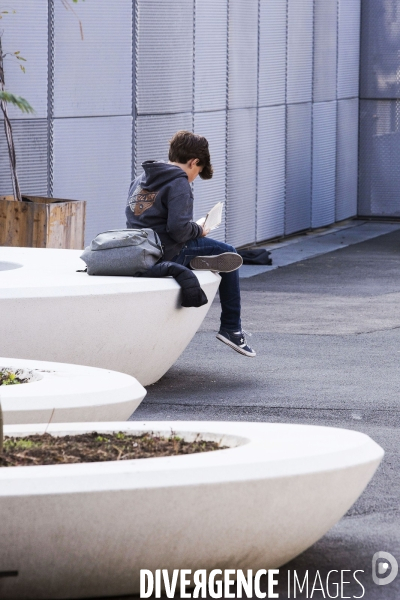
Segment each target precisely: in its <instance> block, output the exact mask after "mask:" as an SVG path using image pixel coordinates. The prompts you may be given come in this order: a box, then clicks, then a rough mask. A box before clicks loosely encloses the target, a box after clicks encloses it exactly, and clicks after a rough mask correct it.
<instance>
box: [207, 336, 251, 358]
mask: <svg viewBox="0 0 400 600" xmlns="http://www.w3.org/2000/svg"><path fill="white" fill-rule="evenodd" d="M216 338H217V340H219V341H220V342H223V343H224V344H226V345H227V346H229V347H230V348H233V350H236V352H238V353H239V354H242V355H243V356H248V357H249V358H254V357H255V356H257V354H256V353H255V352H254V350H253V352H252V353H251V352H247V350H244V349H243V348H239V346H236V344H234V343H233V342H231V341H230V340H227V339H226V337H224V336H223V335H220V334H219V333H217V335H216Z"/></svg>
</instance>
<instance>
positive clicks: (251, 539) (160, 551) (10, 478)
mask: <svg viewBox="0 0 400 600" xmlns="http://www.w3.org/2000/svg"><path fill="white" fill-rule="evenodd" d="M41 429H43V427H41V426H34V427H32V426H20V427H16V426H13V427H11V426H9V427H6V434H9V435H11V434H13V435H16V434H18V435H19V434H23V433H25V434H26V433H28V432H29V433H33V432H39V431H40V430H41ZM93 429H95V430H96V431H99V432H102V431H116V430H117V431H118V430H124V431H130V432H132V433H133V432H142V431H149V430H150V431H157V432H162V433H165V434H167V435H168V434H169V433H170V431H171V429H172V430H174V431H175V432H176V433H177V434H179V435H183V436H184V437H185V438H186V439H193V438H194V437H195V436H196V435H197V434H198V433H201V436H202V438H205V439H214V440H221V442H222V444H224V445H229V446H230V447H231V448H230V449H228V450H220V451H215V452H209V453H205V454H194V455H186V456H177V457H170V458H151V459H146V460H133V461H121V462H107V463H97V464H96V463H91V464H80V465H60V466H42V467H40V466H39V467H17V468H7V469H0V514H2V515H5V518H2V519H0V539H1V544H0V564H1V565H2V569H3V570H4V571H9V572H14V574H15V573H16V572H18V575H17V576H14V577H11V576H10V577H2V578H0V596H1V597H5V598H27V599H28V598H37V599H39V598H53V599H55V598H83V597H99V596H101V597H103V596H113V595H114V596H122V595H125V594H126V595H128V594H132V593H137V592H138V590H139V569H150V570H152V571H154V570H155V569H160V568H162V569H169V570H172V569H192V570H196V569H213V568H221V567H222V568H229V569H238V568H240V569H248V568H250V569H260V568H272V567H279V566H280V565H282V564H284V563H286V562H287V561H289V560H290V559H292V558H293V557H295V556H296V555H297V554H299V553H300V552H302V551H303V550H305V549H306V548H307V547H309V546H310V545H311V544H313V543H314V542H316V541H317V540H318V539H319V538H320V537H321V536H322V535H323V534H324V533H325V532H326V531H327V530H328V529H329V528H330V527H332V525H334V524H335V523H336V522H337V521H338V520H339V519H340V518H341V517H342V516H343V514H344V513H345V512H346V511H347V510H348V509H349V508H350V506H351V505H352V504H353V502H354V501H355V500H356V499H357V498H358V496H359V495H360V494H361V493H362V491H363V490H364V488H365V486H366V485H367V483H368V482H369V480H370V479H371V477H372V476H373V474H374V472H375V470H376V468H377V466H378V464H379V462H380V461H381V459H382V456H383V450H382V449H381V448H380V447H379V446H378V445H377V444H376V443H375V442H373V441H372V440H371V439H370V438H369V437H367V436H366V435H364V434H361V433H357V432H354V431H347V430H343V429H333V428H326V427H311V426H301V425H281V424H256V423H218V422H210V423H195V422H190V423H184V422H150V423H147V424H146V423H143V424H140V423H135V422H130V423H103V424H99V423H91V424H82V425H70V426H69V425H67V424H66V425H61V426H60V425H58V426H57V425H50V427H49V429H48V431H50V432H52V433H54V434H60V435H63V434H66V433H74V432H82V431H87V430H93Z"/></svg>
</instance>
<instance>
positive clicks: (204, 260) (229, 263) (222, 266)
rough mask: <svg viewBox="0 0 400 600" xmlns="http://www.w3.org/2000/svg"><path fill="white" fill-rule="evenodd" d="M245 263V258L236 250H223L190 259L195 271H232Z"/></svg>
mask: <svg viewBox="0 0 400 600" xmlns="http://www.w3.org/2000/svg"><path fill="white" fill-rule="evenodd" d="M242 264H243V258H242V257H241V256H239V254H236V252H223V253H222V254H215V255H212V256H196V257H195V258H192V260H191V261H190V266H191V268H192V269H194V270H195V271H215V272H217V273H230V272H231V271H236V269H238V268H239V267H241V266H242Z"/></svg>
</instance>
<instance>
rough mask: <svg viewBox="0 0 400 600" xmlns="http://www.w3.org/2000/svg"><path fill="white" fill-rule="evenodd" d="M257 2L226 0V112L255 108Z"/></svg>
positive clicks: (251, 0)
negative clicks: (227, 48)
mask: <svg viewBox="0 0 400 600" xmlns="http://www.w3.org/2000/svg"><path fill="white" fill-rule="evenodd" d="M257 38H258V0H246V2H243V0H229V79H228V83H229V108H246V107H252V106H257V56H258V43H257Z"/></svg>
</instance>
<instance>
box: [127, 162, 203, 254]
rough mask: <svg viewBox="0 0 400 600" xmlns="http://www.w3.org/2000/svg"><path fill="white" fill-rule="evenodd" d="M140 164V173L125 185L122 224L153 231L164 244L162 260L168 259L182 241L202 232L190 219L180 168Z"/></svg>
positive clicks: (186, 188) (187, 186)
mask: <svg viewBox="0 0 400 600" xmlns="http://www.w3.org/2000/svg"><path fill="white" fill-rule="evenodd" d="M142 167H143V169H144V172H143V173H142V174H141V175H139V177H137V178H136V179H135V180H134V181H133V182H132V183H131V186H130V188H129V195H128V202H127V206H126V209H125V215H126V226H127V227H128V228H129V229H143V228H150V229H153V230H154V231H156V232H157V233H158V235H159V237H160V239H161V243H162V245H163V247H164V260H171V259H172V258H173V257H174V256H176V255H177V254H179V252H180V250H181V249H182V247H183V246H184V244H185V242H187V241H188V240H191V239H195V238H198V237H201V235H202V232H203V231H202V229H201V227H200V226H199V225H197V223H194V222H193V221H192V219H193V194H192V189H191V187H190V184H189V181H188V178H187V175H186V173H185V171H184V170H183V169H181V168H180V167H177V166H175V165H171V164H169V163H165V162H162V161H153V160H148V161H146V162H144V163H143V164H142Z"/></svg>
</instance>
